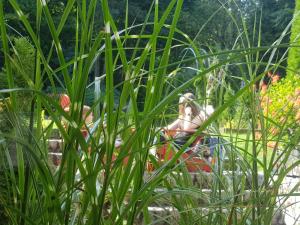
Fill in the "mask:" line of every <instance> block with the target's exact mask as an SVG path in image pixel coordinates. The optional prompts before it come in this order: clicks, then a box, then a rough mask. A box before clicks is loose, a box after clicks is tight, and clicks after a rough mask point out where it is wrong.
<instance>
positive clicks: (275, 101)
mask: <svg viewBox="0 0 300 225" xmlns="http://www.w3.org/2000/svg"><path fill="white" fill-rule="evenodd" d="M299 101H300V80H299V77H298V75H288V76H287V77H285V78H283V79H281V80H280V81H279V82H275V83H273V84H272V85H271V86H270V88H269V89H268V90H267V91H266V93H265V94H264V96H263V98H262V108H263V110H264V115H265V116H266V117H268V118H269V119H271V120H272V122H273V125H272V127H273V130H274V129H275V130H274V132H275V133H276V129H277V128H278V127H281V126H284V125H285V127H286V128H293V127H295V126H296V125H297V123H299ZM297 115H298V116H297Z"/></svg>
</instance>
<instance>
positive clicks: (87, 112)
mask: <svg viewBox="0 0 300 225" xmlns="http://www.w3.org/2000/svg"><path fill="white" fill-rule="evenodd" d="M59 103H60V105H61V107H62V108H63V110H64V111H65V112H67V113H69V112H70V107H71V100H70V97H69V96H68V95H66V94H62V95H61V96H60V99H59ZM82 119H83V120H84V125H83V126H82V128H81V132H82V135H83V136H84V138H86V137H87V136H88V130H89V128H90V127H91V126H92V124H93V113H92V112H91V108H90V107H89V106H87V105H84V106H83V108H82ZM63 124H64V126H65V128H67V124H68V123H67V121H65V120H63Z"/></svg>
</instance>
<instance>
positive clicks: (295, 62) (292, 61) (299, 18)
mask: <svg viewBox="0 0 300 225" xmlns="http://www.w3.org/2000/svg"><path fill="white" fill-rule="evenodd" d="M299 30H300V1H299V0H297V1H296V7H295V13H294V22H293V26H292V31H291V41H290V43H291V45H296V46H295V47H291V48H290V50H289V56H288V71H287V73H288V74H289V75H290V76H294V74H295V73H297V74H300V47H299V46H300V36H299Z"/></svg>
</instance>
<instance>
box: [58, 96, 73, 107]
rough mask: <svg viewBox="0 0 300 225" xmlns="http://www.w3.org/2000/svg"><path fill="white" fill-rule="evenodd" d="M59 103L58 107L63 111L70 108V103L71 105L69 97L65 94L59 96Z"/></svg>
mask: <svg viewBox="0 0 300 225" xmlns="http://www.w3.org/2000/svg"><path fill="white" fill-rule="evenodd" d="M59 103H60V106H61V107H62V108H63V109H65V108H67V107H69V106H70V103H71V101H70V97H69V96H68V95H66V94H62V95H61V96H60V98H59Z"/></svg>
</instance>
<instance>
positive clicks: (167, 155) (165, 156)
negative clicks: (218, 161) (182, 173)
mask: <svg viewBox="0 0 300 225" xmlns="http://www.w3.org/2000/svg"><path fill="white" fill-rule="evenodd" d="M201 140H203V137H202V136H199V137H197V138H196V140H195V141H194V142H193V144H192V147H193V146H196V145H197V144H199V143H200V141H201ZM192 153H193V151H192V150H189V151H187V152H185V153H183V154H182V155H181V159H182V160H184V162H185V164H186V166H187V169H188V171H189V172H196V171H199V170H201V171H205V172H211V164H213V162H214V160H213V159H212V160H211V161H212V162H208V161H207V160H205V159H203V158H200V157H198V156H192V155H191V154H192ZM156 154H157V156H158V159H159V163H160V164H162V163H164V162H165V161H169V160H171V159H172V157H173V156H174V154H175V153H174V149H172V146H171V145H170V144H168V143H166V144H164V145H163V146H162V147H161V148H159V149H158V150H157V152H156ZM148 168H149V169H151V170H150V171H152V170H154V168H153V165H149V166H148Z"/></svg>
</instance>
